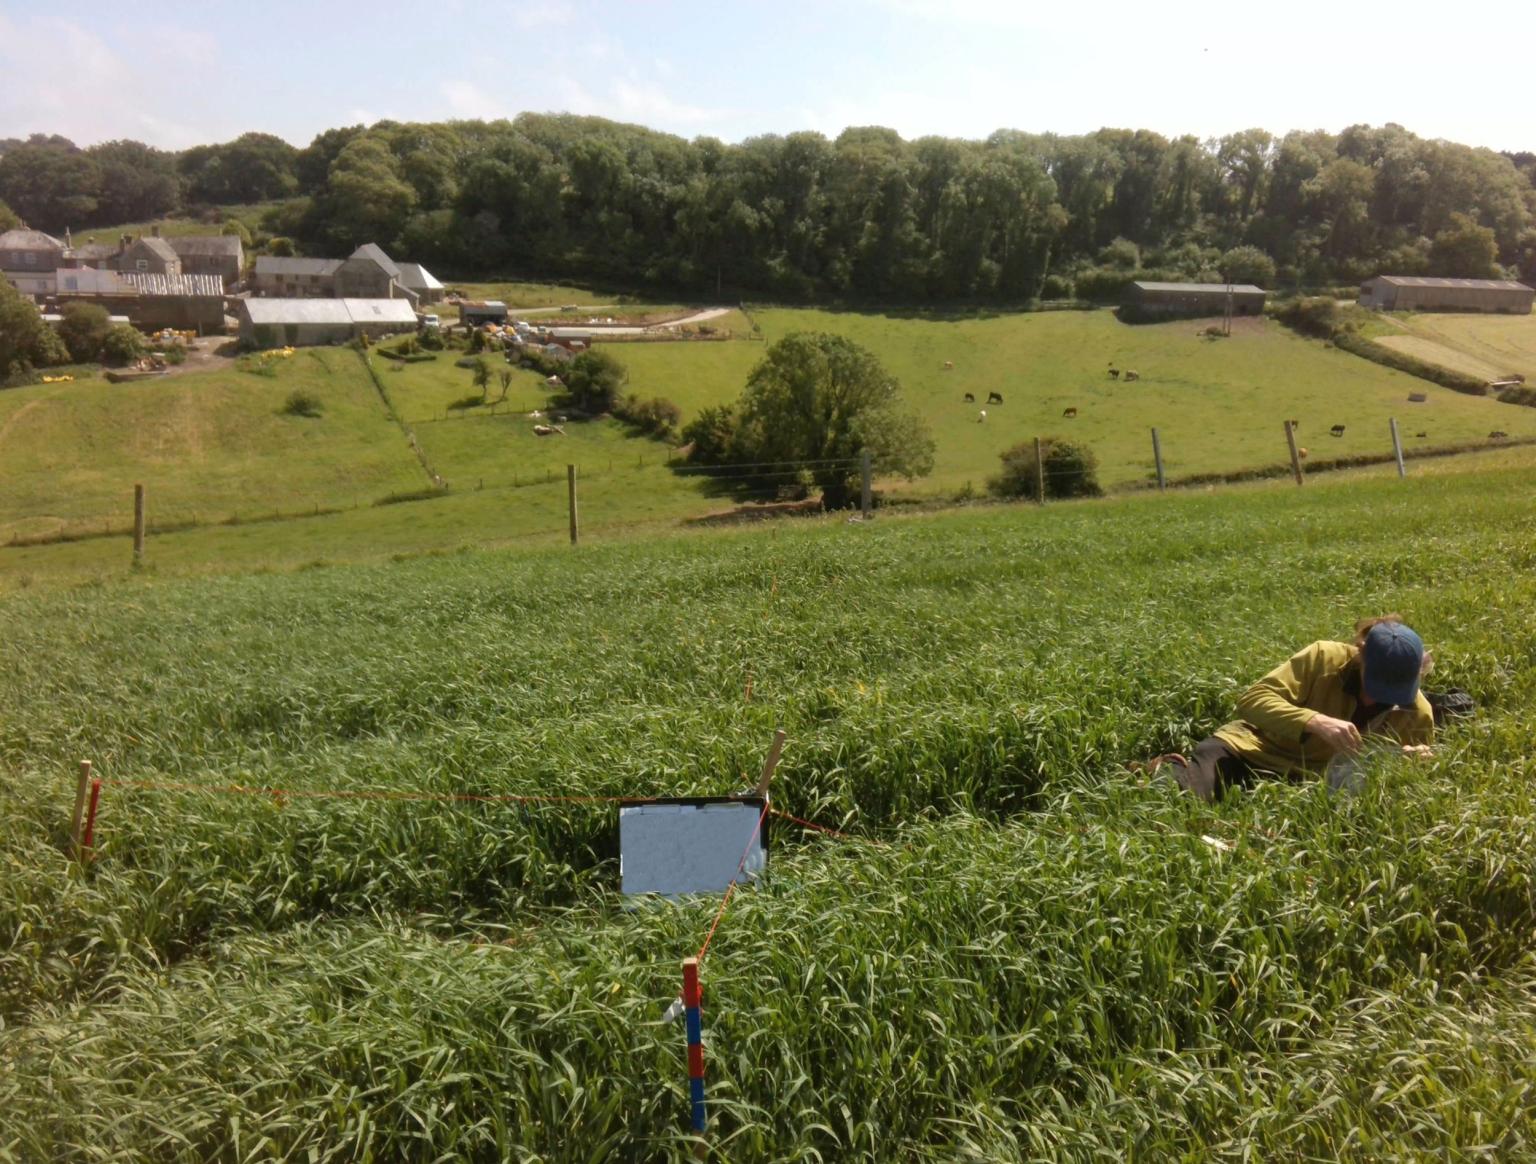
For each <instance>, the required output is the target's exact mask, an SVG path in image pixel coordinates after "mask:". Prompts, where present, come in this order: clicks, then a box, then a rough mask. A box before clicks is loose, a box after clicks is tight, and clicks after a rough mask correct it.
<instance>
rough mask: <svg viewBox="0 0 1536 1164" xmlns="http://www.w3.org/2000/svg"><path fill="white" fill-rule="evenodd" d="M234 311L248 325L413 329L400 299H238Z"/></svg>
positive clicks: (413, 315) (407, 307)
mask: <svg viewBox="0 0 1536 1164" xmlns="http://www.w3.org/2000/svg"><path fill="white" fill-rule="evenodd" d="M236 310H238V311H243V312H244V313H245V314H246V316H247V317H248V318H249V319H250V321H251V322H252V323H256V324H285V323H398V324H402V325H404V326H407V327H412V328H414V327H415V326H416V313H415V312H414V311H413V310H411V305H410V304H409V303H407V302H406V301H405V300H404V299H239V300H236Z"/></svg>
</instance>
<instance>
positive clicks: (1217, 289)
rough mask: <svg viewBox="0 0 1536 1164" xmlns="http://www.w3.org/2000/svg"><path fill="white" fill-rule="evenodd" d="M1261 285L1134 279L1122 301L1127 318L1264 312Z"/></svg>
mask: <svg viewBox="0 0 1536 1164" xmlns="http://www.w3.org/2000/svg"><path fill="white" fill-rule="evenodd" d="M1266 295H1268V292H1267V291H1265V290H1264V289H1263V288H1262V287H1255V286H1254V285H1253V284H1252V283H1132V284H1131V285H1130V287H1128V288H1127V289H1126V292H1125V298H1124V301H1123V307H1124V315H1125V317H1126V318H1140V319H1172V318H1175V317H1178V316H1206V315H1225V314H1226V312H1227V302H1228V300H1229V299H1230V300H1231V304H1232V314H1233V315H1263V314H1264V299H1265V296H1266Z"/></svg>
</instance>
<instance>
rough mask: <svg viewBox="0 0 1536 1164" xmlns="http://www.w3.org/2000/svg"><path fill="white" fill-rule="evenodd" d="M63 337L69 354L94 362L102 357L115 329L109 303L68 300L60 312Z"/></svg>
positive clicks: (75, 359) (71, 357) (60, 329)
mask: <svg viewBox="0 0 1536 1164" xmlns="http://www.w3.org/2000/svg"><path fill="white" fill-rule="evenodd" d="M60 314H61V315H62V316H63V317H64V318H63V319H62V321H61V322H60V323H59V338H60V339H61V340H63V341H64V346H65V347H66V348H67V349H69V358H70V359H71V360H73V361H74V362H75V363H77V364H93V363H95V362H96V361H97V360H100V359H101V348H102V345H103V344H105V343H106V342H107V335H108V334H109V333H110V332H111V330H112V321H111V319H110V317H109V316H108V315H107V309H106V308H105V307H98V306H97V305H96V304H94V303H66V304H65V305H64V310H63V311H61V312H60Z"/></svg>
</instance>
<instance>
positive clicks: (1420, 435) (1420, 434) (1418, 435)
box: [1413, 432, 1429, 440]
mask: <svg viewBox="0 0 1536 1164" xmlns="http://www.w3.org/2000/svg"><path fill="white" fill-rule="evenodd" d="M1413 435H1414V436H1416V437H1418V438H1419V439H1420V440H1423V439H1424V438H1426V437H1428V436H1429V433H1427V432H1416V433H1414V434H1413Z"/></svg>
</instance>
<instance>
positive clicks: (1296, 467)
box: [1285, 421, 1301, 485]
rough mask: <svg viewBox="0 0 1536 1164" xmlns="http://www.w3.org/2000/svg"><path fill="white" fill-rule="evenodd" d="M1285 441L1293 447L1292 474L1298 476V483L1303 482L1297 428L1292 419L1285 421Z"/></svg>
mask: <svg viewBox="0 0 1536 1164" xmlns="http://www.w3.org/2000/svg"><path fill="white" fill-rule="evenodd" d="M1285 443H1286V444H1287V445H1289V446H1290V449H1291V474H1292V476H1294V477H1295V478H1296V484H1298V485H1300V484H1301V455H1300V454H1299V453H1298V452H1297V451H1296V429H1295V427H1294V426H1292V424H1291V422H1290V421H1286V422H1285Z"/></svg>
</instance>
